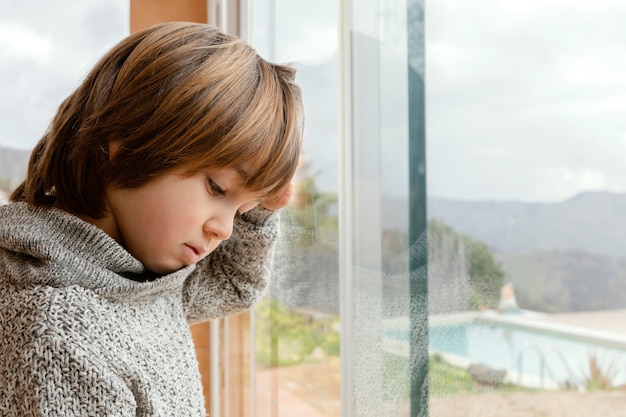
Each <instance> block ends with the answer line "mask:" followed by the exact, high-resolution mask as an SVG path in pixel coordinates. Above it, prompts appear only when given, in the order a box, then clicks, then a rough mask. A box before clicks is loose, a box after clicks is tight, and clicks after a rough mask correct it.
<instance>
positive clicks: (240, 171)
mask: <svg viewBox="0 0 626 417" xmlns="http://www.w3.org/2000/svg"><path fill="white" fill-rule="evenodd" d="M233 169H234V170H235V171H237V174H239V175H241V177H242V178H244V179H247V178H249V177H250V174H249V173H248V171H246V170H245V169H243V168H242V167H240V166H235V167H233Z"/></svg>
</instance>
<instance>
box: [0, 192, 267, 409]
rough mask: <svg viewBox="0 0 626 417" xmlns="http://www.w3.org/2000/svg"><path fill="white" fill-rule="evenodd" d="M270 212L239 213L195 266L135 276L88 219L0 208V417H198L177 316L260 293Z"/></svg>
mask: <svg viewBox="0 0 626 417" xmlns="http://www.w3.org/2000/svg"><path fill="white" fill-rule="evenodd" d="M271 213H272V212H269V211H267V210H265V209H263V208H257V209H254V210H252V211H251V212H249V213H248V214H247V215H243V216H238V217H237V218H236V219H235V227H234V231H233V235H232V236H231V238H230V239H229V240H227V241H225V242H222V244H221V245H220V246H218V248H217V249H216V250H215V251H214V252H213V253H212V254H211V255H209V256H208V257H207V258H206V259H204V260H203V261H201V262H200V263H199V264H197V265H195V266H194V265H191V266H188V267H185V268H183V269H180V270H178V271H175V272H172V273H170V274H167V275H164V276H159V277H156V278H155V279H150V280H147V281H146V280H145V278H146V276H147V274H148V271H146V270H145V269H144V267H143V265H142V264H141V263H140V262H139V261H138V260H137V259H135V258H133V257H132V256H131V255H130V254H129V253H128V252H127V251H126V250H125V249H124V248H123V247H122V246H120V245H119V244H118V243H117V242H115V240H113V239H112V238H110V237H109V236H108V235H107V234H106V233H104V232H103V231H102V230H101V229H99V228H97V227H96V226H93V225H91V224H89V223H86V222H84V221H82V220H81V219H79V218H77V217H75V216H73V215H70V214H68V213H66V212H64V211H61V210H58V209H54V208H35V207H32V206H30V205H28V204H27V203H11V204H8V205H5V206H1V207H0V415H1V416H19V417H28V416H133V417H135V416H167V417H172V416H204V415H205V409H204V397H203V394H202V385H201V381H200V374H199V371H198V365H197V361H196V356H195V350H194V346H193V342H192V339H191V334H190V331H189V327H188V324H189V323H194V322H198V321H203V320H208V319H211V318H215V317H219V316H223V315H227V314H231V313H234V312H238V311H241V310H244V309H246V308H248V307H250V306H251V305H252V304H253V303H254V302H255V301H256V300H257V299H258V298H259V297H260V296H261V294H262V293H263V291H264V290H265V287H266V285H267V280H266V272H267V271H266V269H267V263H268V262H267V260H268V259H269V253H270V250H271V246H272V242H273V241H274V239H275V237H276V233H277V216H274V215H272V214H271ZM242 217H245V219H244V218H242ZM151 278H154V277H151Z"/></svg>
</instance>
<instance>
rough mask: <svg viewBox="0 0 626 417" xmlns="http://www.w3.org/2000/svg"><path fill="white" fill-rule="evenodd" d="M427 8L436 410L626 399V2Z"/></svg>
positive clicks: (591, 412)
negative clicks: (625, 216) (625, 219)
mask: <svg viewBox="0 0 626 417" xmlns="http://www.w3.org/2000/svg"><path fill="white" fill-rule="evenodd" d="M426 16H427V19H428V25H427V26H426V28H427V31H426V41H427V47H426V50H427V59H426V63H427V74H428V88H427V108H428V124H427V126H428V134H427V140H428V146H427V149H428V155H427V156H428V194H429V195H428V217H429V225H428V230H429V244H430V252H429V263H430V265H429V266H430V270H429V297H430V304H429V308H430V336H431V338H430V346H429V347H430V351H431V353H432V356H431V358H430V376H431V381H430V382H431V391H430V393H431V410H430V414H431V416H434V417H436V416H448V415H464V416H491V415H493V416H496V415H516V416H521V417H525V416H529V417H530V416H538V415H542V416H548V417H549V416H562V415H584V416H608V415H620V414H623V411H622V409H623V404H625V403H626V389H625V387H626V326H624V323H626V321H625V320H624V319H625V317H626V313H625V312H624V306H625V305H626V280H625V279H624V266H625V260H626V253H625V252H624V250H623V249H622V248H623V240H624V235H625V233H626V229H625V228H624V227H623V226H622V224H623V220H622V218H623V208H624V207H625V204H626V194H625V192H626V182H625V179H624V178H626V177H625V176H624V175H623V166H624V163H623V161H624V159H625V157H626V141H625V138H626V136H625V130H624V123H623V119H624V117H623V109H624V108H625V105H626V77H625V76H624V74H626V60H624V54H623V45H624V42H626V33H625V32H624V31H623V30H621V26H622V22H623V19H624V18H625V17H626V3H624V2H619V1H597V2H593V3H590V2H584V1H567V2H564V1H558V0H544V1H541V2H539V1H530V2H510V1H498V0H490V1H482V0H481V1H466V0H444V1H437V2H429V3H428V6H427V11H426Z"/></svg>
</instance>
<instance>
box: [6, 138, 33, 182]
mask: <svg viewBox="0 0 626 417" xmlns="http://www.w3.org/2000/svg"><path fill="white" fill-rule="evenodd" d="M29 158H30V151H26V150H19V149H11V148H5V147H2V146H0V180H1V181H2V184H3V185H8V187H9V188H11V189H12V188H14V187H16V186H17V185H18V184H19V183H20V182H22V180H23V179H24V177H25V176H26V167H27V166H28V159H29Z"/></svg>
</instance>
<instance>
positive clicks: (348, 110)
mask: <svg viewBox="0 0 626 417" xmlns="http://www.w3.org/2000/svg"><path fill="white" fill-rule="evenodd" d="M339 8H340V10H339V25H338V26H339V37H338V38H339V51H340V53H339V74H340V93H339V94H340V107H339V111H340V114H339V124H340V135H341V136H340V138H339V141H338V142H339V149H338V152H339V199H338V200H339V227H338V231H339V317H340V329H341V330H340V332H341V333H340V334H341V343H340V364H341V365H340V369H341V415H342V417H351V416H352V410H353V407H352V405H353V404H352V396H353V392H352V391H353V381H352V360H351V358H352V337H351V336H352V289H353V277H354V275H353V253H352V252H353V251H352V249H353V248H352V237H353V231H352V214H353V207H352V202H353V188H354V184H353V181H354V177H353V167H352V160H353V143H352V141H353V138H352V123H353V120H352V119H353V118H352V116H353V111H352V19H351V15H352V2H351V1H350V0H341V1H340V2H339Z"/></svg>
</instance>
